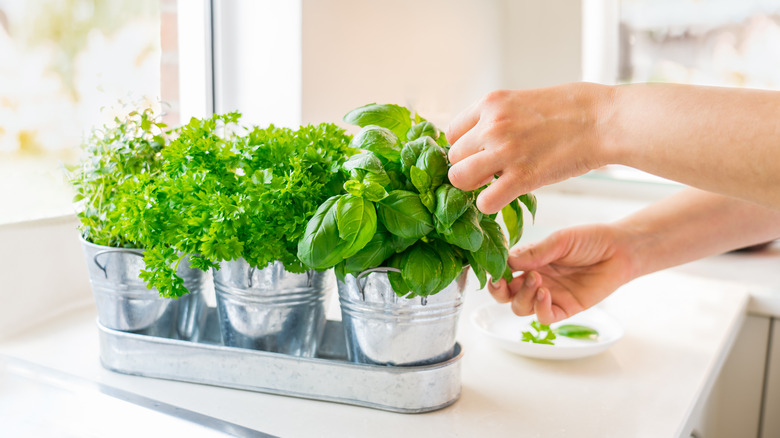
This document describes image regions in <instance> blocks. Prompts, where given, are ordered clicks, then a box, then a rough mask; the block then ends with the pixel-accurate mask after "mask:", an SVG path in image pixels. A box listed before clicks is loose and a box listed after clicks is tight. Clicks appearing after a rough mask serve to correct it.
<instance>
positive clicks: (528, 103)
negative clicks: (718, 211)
mask: <svg viewBox="0 0 780 438" xmlns="http://www.w3.org/2000/svg"><path fill="white" fill-rule="evenodd" d="M447 138H448V139H449V140H450V142H452V148H451V150H450V160H451V161H452V162H453V163H454V164H453V166H452V168H451V169H450V174H449V177H450V181H451V182H452V183H453V185H455V186H456V187H459V188H462V189H467V190H470V189H474V188H476V187H479V186H480V185H482V184H484V183H486V182H487V181H490V180H491V179H492V177H493V175H499V178H498V180H496V181H494V182H493V183H492V184H491V186H490V187H489V188H488V189H486V190H485V191H484V192H483V193H482V194H481V195H480V197H479V199H478V201H477V205H478V207H479V208H480V209H481V210H482V211H484V212H486V213H492V212H496V211H498V210H499V209H500V208H501V207H502V206H504V205H506V204H507V203H508V202H509V201H510V200H511V199H513V198H514V197H516V196H518V195H520V194H522V193H525V192H529V191H532V190H534V189H536V188H538V187H540V186H542V185H546V184H551V183H554V182H558V181H561V180H564V179H567V178H569V177H572V176H577V175H581V174H583V173H586V172H587V171H589V170H592V169H595V168H598V167H600V166H603V165H606V164H625V165H628V166H632V167H635V168H638V169H641V170H645V171H647V172H650V173H653V174H656V175H659V176H662V177H666V178H669V179H672V180H676V181H680V182H683V183H685V184H688V185H691V186H694V187H698V188H701V189H704V190H709V191H713V192H716V193H721V194H725V195H729V196H732V197H737V198H740V199H745V200H749V201H753V202H756V203H759V204H762V205H764V206H767V207H770V208H774V209H780V92H774V91H759V90H746V89H734V88H714V87H697V86H688V85H672V84H646V85H624V86H616V87H610V86H604V85H596V84H586V83H575V84H566V85H561V86H557V87H551V88H545V89H538V90H512V91H497V92H493V93H490V94H489V95H488V96H486V97H485V98H484V99H482V100H481V101H479V102H478V103H476V104H475V105H473V106H472V107H470V108H468V109H467V110H465V111H464V112H463V113H461V114H460V115H459V116H458V117H456V118H455V119H454V120H453V121H452V123H451V125H450V127H449V129H448V131H447Z"/></svg>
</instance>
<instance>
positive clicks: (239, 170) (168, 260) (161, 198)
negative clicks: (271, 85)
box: [125, 113, 351, 356]
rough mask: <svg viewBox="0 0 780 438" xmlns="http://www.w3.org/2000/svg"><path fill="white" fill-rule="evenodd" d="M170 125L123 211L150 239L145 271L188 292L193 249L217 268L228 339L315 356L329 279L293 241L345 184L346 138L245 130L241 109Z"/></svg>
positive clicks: (307, 130) (175, 291)
mask: <svg viewBox="0 0 780 438" xmlns="http://www.w3.org/2000/svg"><path fill="white" fill-rule="evenodd" d="M177 134H178V137H177V138H176V139H174V140H173V141H171V143H170V145H169V146H168V147H166V148H165V149H164V150H163V151H162V153H161V158H162V161H163V165H162V171H161V172H160V174H159V175H158V176H157V177H156V183H155V184H154V185H153V186H150V187H147V189H146V190H145V191H144V192H143V194H142V196H139V198H138V199H139V201H140V200H144V202H143V205H142V204H141V203H140V202H139V203H138V204H137V205H135V206H131V208H130V209H128V210H127V212H126V216H125V218H126V220H127V222H128V223H127V226H128V227H130V228H134V233H133V234H134V235H135V236H137V237H138V239H139V240H140V241H141V242H142V243H143V245H144V247H145V248H147V251H146V253H145V256H144V261H145V264H146V268H145V270H144V272H143V274H142V275H143V276H144V278H145V279H146V280H147V281H148V282H149V284H150V285H152V286H155V287H156V288H157V289H159V290H160V292H161V293H162V294H164V295H167V296H180V295H183V294H185V293H186V292H187V291H186V288H184V287H183V284H182V279H181V278H180V277H179V276H178V274H177V270H176V267H177V266H178V264H179V263H180V262H181V261H182V260H183V258H184V257H190V260H191V263H192V265H193V266H194V267H197V268H200V269H203V270H209V269H211V270H212V272H213V274H214V285H215V291H216V298H217V310H218V316H219V320H220V330H221V333H222V339H223V342H224V343H225V344H226V345H229V346H238V347H244V348H254V349H261V350H266V351H274V352H280V353H285V354H291V355H298V356H313V355H314V354H315V351H316V347H317V343H318V341H319V337H320V335H321V333H322V330H323V328H324V324H325V298H326V295H327V293H328V291H329V290H330V289H332V288H333V286H334V283H335V280H334V279H333V274H332V273H329V272H318V271H315V270H313V269H310V268H308V267H307V266H305V265H304V264H302V263H301V261H300V260H299V259H298V257H297V255H296V252H297V243H298V240H299V239H300V237H301V236H302V235H303V232H304V229H305V226H306V223H307V221H308V220H309V218H310V217H312V215H313V214H314V212H315V210H316V209H317V207H318V206H319V205H320V203H321V202H323V201H324V200H325V199H327V198H329V197H330V196H333V195H334V194H335V193H338V191H339V190H340V188H341V186H342V184H343V182H344V176H343V173H342V172H341V170H340V165H341V164H342V162H343V161H344V159H345V157H346V156H348V155H349V153H350V151H351V149H350V148H349V143H350V139H351V137H350V136H349V135H347V134H346V133H345V132H344V130H342V129H340V128H338V127H336V126H335V125H332V124H321V125H317V126H303V127H300V128H299V129H297V130H292V129H288V128H280V127H275V126H273V125H271V126H269V127H267V128H260V127H252V128H248V129H247V128H243V127H241V126H240V125H239V114H237V113H230V114H225V115H216V116H213V117H211V118H208V119H192V121H190V123H189V124H187V125H185V126H183V127H181V128H180V129H179V130H178V132H177ZM139 195H140V193H139Z"/></svg>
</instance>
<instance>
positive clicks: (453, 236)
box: [436, 205, 484, 252]
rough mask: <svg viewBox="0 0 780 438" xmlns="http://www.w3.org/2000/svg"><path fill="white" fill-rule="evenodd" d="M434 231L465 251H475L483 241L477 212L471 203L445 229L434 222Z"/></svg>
mask: <svg viewBox="0 0 780 438" xmlns="http://www.w3.org/2000/svg"><path fill="white" fill-rule="evenodd" d="M436 231H437V232H438V233H439V234H440V235H441V236H442V237H443V238H444V240H445V241H446V242H447V243H449V244H452V245H455V246H457V247H459V248H463V249H465V250H466V251H471V252H474V251H477V250H478V249H479V248H480V247H481V246H482V242H483V241H484V233H483V232H482V227H481V226H480V224H479V213H478V210H477V208H476V207H474V206H473V205H471V206H469V207H467V208H466V211H465V212H464V213H463V214H462V215H461V216H460V217H459V218H458V219H457V220H456V221H455V223H453V224H452V226H451V227H450V228H449V229H447V228H444V227H443V226H441V223H440V222H437V223H436Z"/></svg>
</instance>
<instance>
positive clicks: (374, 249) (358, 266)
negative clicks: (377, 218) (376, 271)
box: [345, 230, 395, 273]
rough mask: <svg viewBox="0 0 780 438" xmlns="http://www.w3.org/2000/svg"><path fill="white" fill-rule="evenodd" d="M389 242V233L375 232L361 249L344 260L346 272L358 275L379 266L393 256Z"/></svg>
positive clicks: (393, 251)
mask: <svg viewBox="0 0 780 438" xmlns="http://www.w3.org/2000/svg"><path fill="white" fill-rule="evenodd" d="M391 240H392V237H391V235H390V233H388V232H387V231H380V230H377V232H376V234H374V235H373V236H372V237H371V240H369V241H368V243H367V244H366V246H364V247H363V249H361V250H360V251H358V252H357V253H356V254H355V255H353V256H352V257H349V258H348V259H347V260H346V267H345V270H346V272H351V273H358V272H362V271H365V270H366V269H371V268H376V267H377V266H381V265H382V263H383V262H384V261H385V260H386V259H387V258H388V257H390V256H392V255H393V254H395V249H394V248H393V245H392V243H391Z"/></svg>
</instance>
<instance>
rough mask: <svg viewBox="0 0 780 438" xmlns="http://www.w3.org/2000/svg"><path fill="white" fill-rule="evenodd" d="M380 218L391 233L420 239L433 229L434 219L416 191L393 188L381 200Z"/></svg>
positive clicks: (379, 206)
mask: <svg viewBox="0 0 780 438" xmlns="http://www.w3.org/2000/svg"><path fill="white" fill-rule="evenodd" d="M377 207H378V213H379V219H380V220H381V221H382V223H383V224H384V226H385V227H387V230H388V231H390V232H391V233H393V234H395V235H397V236H400V237H404V238H407V239H419V238H420V237H423V236H425V235H426V234H428V233H430V232H431V231H433V219H432V218H431V214H430V213H429V212H428V210H427V209H426V208H425V206H424V205H423V203H422V201H421V200H420V197H419V196H418V195H417V194H416V193H412V192H407V191H405V190H393V191H392V192H390V194H389V195H387V197H386V198H385V199H383V200H381V201H379V203H378V205H377Z"/></svg>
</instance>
